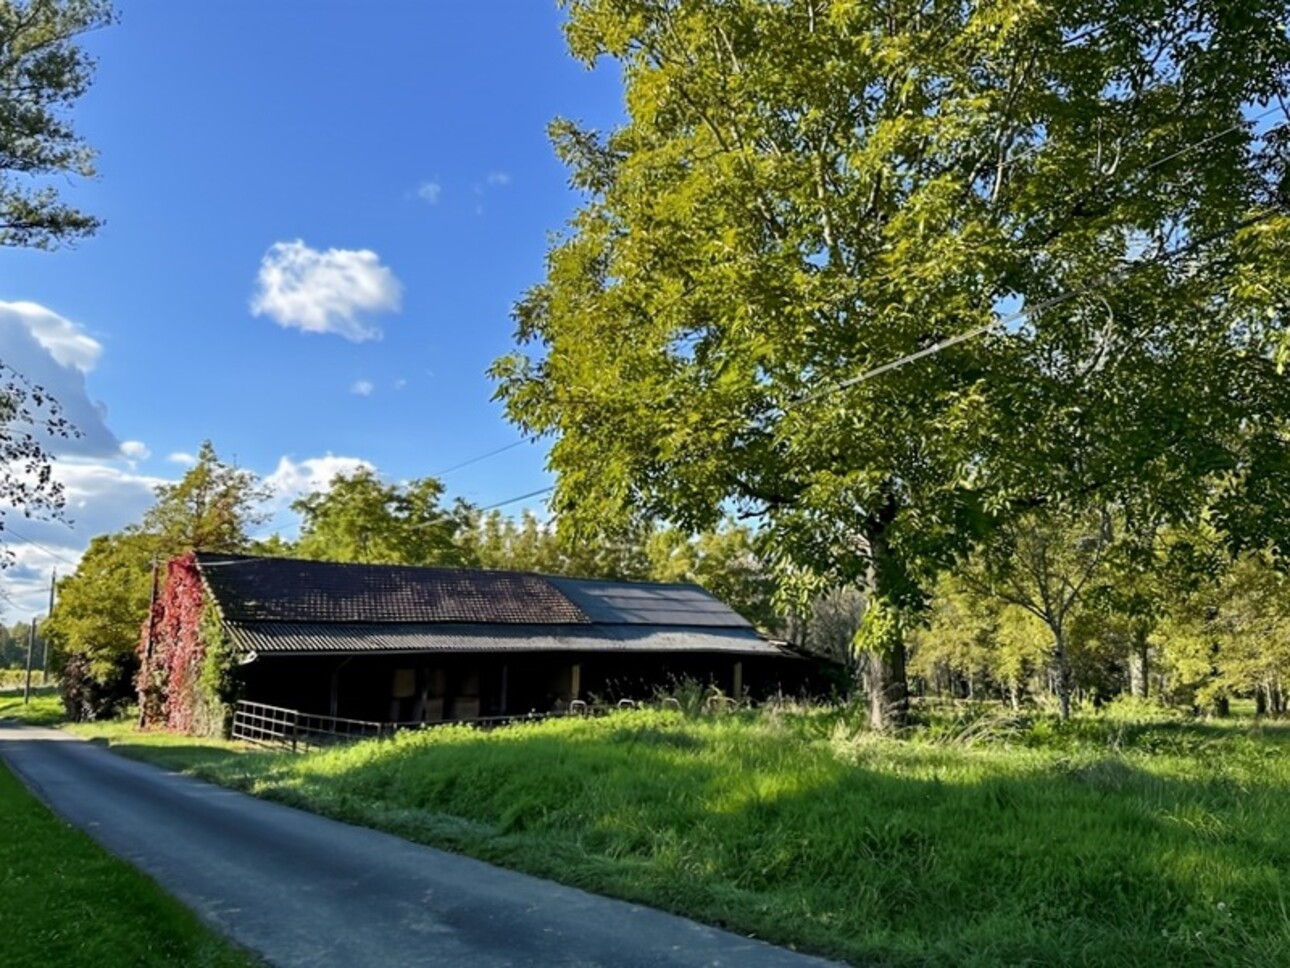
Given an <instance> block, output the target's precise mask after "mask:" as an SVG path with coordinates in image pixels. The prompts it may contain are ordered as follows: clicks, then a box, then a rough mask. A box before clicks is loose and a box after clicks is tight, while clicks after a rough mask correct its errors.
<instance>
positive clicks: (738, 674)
mask: <svg viewBox="0 0 1290 968" xmlns="http://www.w3.org/2000/svg"><path fill="white" fill-rule="evenodd" d="M734 687H735V688H734V692H733V693H731V698H732V699H734V701H735V702H739V701H740V700H741V699H742V698H743V695H744V663H743V660H742V659H740V660H738V661H736V662H735V675H734Z"/></svg>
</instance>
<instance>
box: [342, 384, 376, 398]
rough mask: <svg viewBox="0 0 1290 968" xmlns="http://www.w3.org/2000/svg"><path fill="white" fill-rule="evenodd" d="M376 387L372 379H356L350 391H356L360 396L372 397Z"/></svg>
mask: <svg viewBox="0 0 1290 968" xmlns="http://www.w3.org/2000/svg"><path fill="white" fill-rule="evenodd" d="M375 389H376V387H375V386H373V384H372V381H371V380H355V381H354V382H353V384H352V385H351V386H350V388H349V392H350V393H356V394H358V395H359V396H360V397H370V396H371V395H372V391H373V390H375Z"/></svg>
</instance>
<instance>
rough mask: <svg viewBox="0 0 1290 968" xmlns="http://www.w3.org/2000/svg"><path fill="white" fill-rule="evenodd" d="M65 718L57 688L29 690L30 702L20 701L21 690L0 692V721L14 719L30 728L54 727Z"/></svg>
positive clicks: (43, 687)
mask: <svg viewBox="0 0 1290 968" xmlns="http://www.w3.org/2000/svg"><path fill="white" fill-rule="evenodd" d="M65 718H66V715H65V714H64V712H63V701H62V700H61V699H59V697H58V687H57V686H42V687H40V688H38V689H32V690H31V701H30V702H26V703H24V702H23V701H22V690H21V689H18V690H16V691H6V692H0V719H16V720H19V721H20V722H24V723H27V724H28V725H30V726H56V725H57V724H59V723H61V722H62V721H63V720H64V719H65Z"/></svg>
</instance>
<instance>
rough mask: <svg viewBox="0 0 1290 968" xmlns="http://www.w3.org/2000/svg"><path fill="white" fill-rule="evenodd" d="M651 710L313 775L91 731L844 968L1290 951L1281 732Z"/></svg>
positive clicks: (1148, 712)
mask: <svg viewBox="0 0 1290 968" xmlns="http://www.w3.org/2000/svg"><path fill="white" fill-rule="evenodd" d="M861 720H862V717H861V716H859V715H858V714H857V713H856V711H854V710H844V709H787V710H780V711H773V710H771V711H759V712H740V713H734V714H726V715H719V716H703V717H691V716H685V715H682V714H680V713H677V712H674V711H659V710H652V711H651V710H642V711H634V712H624V713H620V714H615V715H612V716H608V717H604V718H595V719H564V720H554V721H548V722H542V723H531V724H523V725H516V726H511V727H506V728H501V729H495V730H492V731H478V730H474V729H469V728H466V727H451V726H450V727H439V728H435V729H427V730H424V731H419V732H407V733H403V734H401V735H399V736H398V737H397V738H396V739H394V740H385V741H370V742H364V743H359V744H355V745H351V746H345V747H338V748H335V749H332V750H329V751H325V752H321V753H316V754H310V755H291V754H281V753H263V752H247V751H245V750H239V749H236V748H234V747H232V746H230V745H228V744H220V743H212V742H210V741H206V740H185V739H182V738H176V737H169V736H164V735H159V734H139V733H136V732H134V731H133V730H132V729H130V728H129V727H128V725H125V724H122V725H117V726H112V725H103V724H100V725H97V726H96V725H95V724H89V725H87V726H80V727H75V728H76V729H77V730H78V731H80V732H82V733H83V734H86V735H89V736H95V737H97V738H98V741H100V742H107V743H111V744H112V745H113V746H114V748H116V749H117V750H119V751H120V752H123V753H126V754H127V755H133V756H138V757H142V758H145V759H150V760H153V761H155V762H160V763H162V764H164V765H166V766H168V767H170V768H174V769H184V770H186V771H188V772H191V773H194V774H196V775H198V776H202V777H205V778H207V779H210V780H213V781H215V782H218V783H222V784H225V785H228V786H232V787H235V788H237V789H241V790H245V791H247V792H250V793H254V794H255V795H257V796H263V797H268V798H272V799H275V800H279V801H282V802H285V803H289V804H293V805H296V806H300V807H303V808H305V809H308V810H313V811H317V812H320V813H324V814H328V815H330V816H334V817H337V818H340V819H343V820H347V821H351V822H354V823H359V824H365V825H368V826H373V827H378V828H381V829H385V830H388V831H391V832H393V833H396V834H399V835H402V836H404V837H407V838H409V839H412V840H416V841H420V842H423V843H427V844H432V845H437V846H440V847H446V848H449V849H453V850H458V851H462V852H464V853H468V854H471V855H474V856H477V857H481V858H484V859H486V860H490V861H494V862H496V863H499V864H503V865H506V866H510V867H514V868H518V869H522V870H526V871H529V872H532V873H535V874H539V875H542V876H546V877H551V878H554V879H557V880H560V881H563V882H565V883H569V884H573V885H576V886H580V887H584V888H586V889H589V890H593V891H597V892H601V893H606V894H611V895H615V896H619V897H624V898H629V899H632V900H636V901H640V902H644V903H647V904H651V905H655V906H657V907H661V908H664V909H667V910H671V911H676V912H679V913H683V914H687V915H689V916H692V917H696V918H699V919H701V920H704V921H707V922H709V923H713V924H719V925H723V926H726V927H729V928H731V929H732V930H737V931H740V932H743V933H745V934H751V935H755V936H757V937H761V938H764V939H767V940H770V941H774V942H777V943H780V944H787V945H792V946H795V947H799V948H802V949H805V950H811V951H815V952H819V953H822V954H827V955H832V956H835V957H839V958H843V959H846V960H847V961H849V962H851V963H853V964H857V965H860V964H863V965H892V966H915V965H917V966H926V965H946V966H948V965H980V966H986V965H990V966H995V965H1091V964H1096V965H1126V966H1127V965H1158V964H1171V965H1196V966H1201V965H1207V966H1212V965H1232V966H1238V965H1241V966H1245V965H1248V966H1252V968H1253V966H1271V965H1277V964H1283V963H1285V957H1286V954H1285V953H1286V952H1287V951H1290V914H1288V913H1287V897H1286V895H1287V887H1288V886H1290V796H1288V795H1287V794H1290V758H1288V757H1287V753H1290V728H1288V727H1286V726H1284V725H1268V724H1261V723H1257V722H1255V721H1253V720H1252V719H1243V720H1236V721H1231V722H1224V723H1214V722H1199V721H1192V720H1187V719H1183V718H1181V717H1177V716H1173V715H1171V714H1169V713H1166V712H1163V711H1158V710H1153V709H1151V708H1149V707H1137V706H1135V707H1129V708H1127V709H1120V710H1118V711H1117V710H1112V711H1110V712H1104V713H1099V714H1087V715H1084V716H1081V717H1078V718H1076V719H1075V720H1073V721H1071V722H1069V723H1061V722H1060V721H1058V720H1056V719H1055V718H1052V717H1050V716H1047V715H1043V714H1033V715H1014V714H1011V713H1007V712H1005V711H1002V710H997V709H966V710H964V709H954V710H946V711H940V712H936V713H932V714H929V715H927V716H926V720H927V721H926V722H925V724H924V725H923V726H922V727H921V728H920V729H919V730H917V731H916V732H915V733H914V734H913V736H912V737H909V738H903V739H891V738H884V737H879V736H875V735H873V734H871V733H868V732H865V731H861V730H856V729H855V728H853V726H852V725H851V724H852V723H855V722H859V721H861Z"/></svg>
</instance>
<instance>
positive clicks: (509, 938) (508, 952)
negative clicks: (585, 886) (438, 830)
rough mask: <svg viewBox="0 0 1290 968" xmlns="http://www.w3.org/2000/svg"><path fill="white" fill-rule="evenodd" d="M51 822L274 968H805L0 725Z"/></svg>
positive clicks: (531, 880)
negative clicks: (67, 826) (85, 837)
mask: <svg viewBox="0 0 1290 968" xmlns="http://www.w3.org/2000/svg"><path fill="white" fill-rule="evenodd" d="M0 757H3V758H4V760H5V761H6V762H7V763H8V764H9V766H10V767H11V768H12V769H13V770H14V771H15V772H16V773H17V774H18V775H19V776H20V777H21V778H22V779H23V780H24V781H26V783H27V784H28V786H30V787H31V788H33V790H34V791H35V792H36V793H37V795H39V796H40V797H42V798H43V799H44V801H45V802H46V803H47V804H49V805H50V806H51V807H52V808H53V809H54V810H55V811H56V812H57V813H59V814H61V815H62V816H63V817H64V818H66V819H67V820H69V821H70V822H71V823H73V824H75V825H76V826H78V827H81V828H83V829H85V830H86V831H88V832H89V834H90V835H91V836H93V837H94V838H95V839H96V840H97V841H98V842H99V843H101V844H102V845H103V846H105V847H106V848H107V849H108V850H110V851H112V852H113V853H115V854H117V855H118V856H120V857H124V858H126V859H127V860H129V861H130V862H131V863H133V864H134V865H135V866H136V867H139V868H141V869H142V870H144V871H146V872H147V873H148V874H150V875H151V876H152V877H153V878H155V879H156V880H157V881H158V882H159V883H161V884H162V885H163V886H164V887H166V888H167V889H168V890H169V891H170V892H171V893H173V894H174V895H176V896H177V897H178V898H180V899H181V900H182V901H184V902H185V903H186V904H188V905H189V906H190V907H192V908H193V909H194V910H195V911H197V913H198V914H199V915H200V916H201V917H202V918H203V919H204V920H205V921H207V922H208V923H209V924H211V925H213V926H214V927H215V928H216V930H218V931H220V932H222V933H223V934H225V935H226V936H228V937H230V938H233V939H234V940H235V941H237V942H239V943H240V944H242V945H245V946H246V947H248V948H250V949H252V950H254V951H256V952H259V953H260V954H261V955H262V956H263V957H264V958H265V959H267V960H268V961H269V962H270V963H272V964H274V965H279V966H283V968H286V966H295V965H300V966H309V968H327V966H332V965H334V966H338V968H365V966H382V968H386V966H402V965H436V966H456V965H461V966H463V968H465V966H469V968H502V966H539V968H546V966H557V965H558V966H577V968H591V966H615V968H646V966H649V968H655V966H658V968H661V966H669V968H671V966H675V968H693V966H699V965H706V966H718V965H720V966H730V968H770V966H776V968H808V966H816V968H823V966H825V965H828V964H830V963H829V962H825V961H822V960H820V959H817V958H810V957H806V956H803V955H799V954H795V953H793V952H790V951H785V950H783V949H780V948H774V947H771V946H770V945H766V944H763V943H761V942H758V941H752V940H749V939H747V938H743V937H740V936H739V935H735V934H730V933H728V932H724V931H718V930H716V929H714V928H709V927H705V926H703V925H700V924H696V923H694V922H693V921H687V920H686V919H684V918H678V917H674V916H672V915H669V914H663V913H661V912H659V911H654V910H652V909H649V908H643V907H639V906H637V905H633V904H628V903H626V902H623V901H614V900H609V899H607V898H602V897H597V896H595V895H592V894H587V893H585V892H583V891H578V890H575V889H573V888H568V887H563V886H561V885H558V884H553V883H551V882H549V881H543V880H539V879H538V878H535V877H529V876H527V875H524V874H517V873H515V872H513V871H506V870H502V869H500V868H497V867H493V866H491V865H489V864H484V863H481V862H479V861H475V860H471V859H469V858H466V857H461V856H458V855H456V854H450V853H446V852H444V851H439V850H434V849H432V848H429V847H422V846H419V845H416V844H411V843H408V842H407V841H404V840H400V839H399V838H397V837H392V836H389V835H388V834H382V833H377V832H376V831H373V830H366V829H363V828H361V827H353V826H350V825H348V824H343V823H339V822H337V821H334V820H328V819H326V818H324V817H318V816H315V815H313V814H309V813H304V812H303V811H300V810H294V809H291V808H290V807H284V806H280V805H278V804H274V803H269V802H266V801H263V800H257V799H255V798H254V797H249V796H246V795H244V794H240V793H235V792H233V791H231V790H225V789H222V788H220V787H217V786H212V785H210V784H207V783H202V782H200V781H198V780H194V779H192V778H190V777H185V776H180V775H178V774H174V773H168V772H166V771H164V770H161V769H158V768H156V767H153V766H148V765H146V764H143V763H138V762H135V761H133V760H128V759H125V758H124V757H120V756H117V755H115V754H113V753H109V752H107V751H106V750H104V749H102V748H100V747H97V746H94V745H91V744H89V743H85V742H82V741H80V740H78V739H75V738H73V737H70V736H68V735H66V734H64V733H60V732H58V731H56V730H47V729H32V728H26V727H20V726H16V725H13V724H8V723H0Z"/></svg>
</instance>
